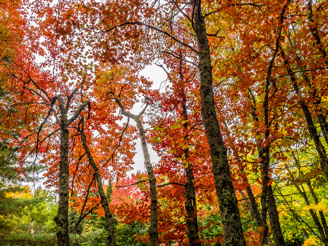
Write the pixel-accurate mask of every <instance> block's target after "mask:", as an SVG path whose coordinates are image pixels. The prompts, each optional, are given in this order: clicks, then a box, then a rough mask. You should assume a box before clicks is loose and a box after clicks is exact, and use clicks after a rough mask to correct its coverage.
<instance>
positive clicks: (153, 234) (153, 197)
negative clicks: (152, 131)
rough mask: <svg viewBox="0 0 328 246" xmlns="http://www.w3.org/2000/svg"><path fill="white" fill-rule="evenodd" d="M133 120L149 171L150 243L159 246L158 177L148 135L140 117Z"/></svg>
mask: <svg viewBox="0 0 328 246" xmlns="http://www.w3.org/2000/svg"><path fill="white" fill-rule="evenodd" d="M133 119H134V120H135V121H136V122H137V126H138V129H139V133H140V138H141V146H142V151H143V155H144V158H145V166H146V169H147V173H148V177H149V186H150V187H149V188H150V202H151V204H150V208H151V219H150V231H149V236H150V241H151V245H152V246H158V245H159V242H158V222H157V217H158V216H157V191H156V177H155V174H154V170H153V166H152V164H151V162H150V156H149V152H148V147H147V141H146V134H145V130H144V127H143V124H142V122H141V120H140V118H139V117H133Z"/></svg>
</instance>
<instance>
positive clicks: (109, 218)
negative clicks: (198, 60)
mask: <svg viewBox="0 0 328 246" xmlns="http://www.w3.org/2000/svg"><path fill="white" fill-rule="evenodd" d="M81 142H82V144H83V148H84V149H85V152H86V153H87V156H88V159H89V163H90V165H91V166H92V168H93V170H94V172H95V176H96V180H97V184H98V191H99V194H100V198H101V205H102V207H103V209H104V211H105V220H106V224H105V228H106V230H107V232H108V236H107V245H108V246H115V245H116V240H115V231H114V223H113V215H112V213H111V212H110V209H109V205H108V197H107V196H106V193H105V191H104V188H103V185H102V181H101V174H100V171H99V168H98V166H97V165H96V163H95V161H94V159H93V157H92V155H91V152H90V150H89V148H88V145H87V140H86V137H85V135H84V132H83V122H82V130H81Z"/></svg>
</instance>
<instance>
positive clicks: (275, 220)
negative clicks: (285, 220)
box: [267, 185, 285, 246]
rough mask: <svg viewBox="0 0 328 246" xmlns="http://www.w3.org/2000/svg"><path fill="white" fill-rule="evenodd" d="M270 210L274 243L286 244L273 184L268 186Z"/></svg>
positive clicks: (281, 245) (278, 245)
mask: <svg viewBox="0 0 328 246" xmlns="http://www.w3.org/2000/svg"><path fill="white" fill-rule="evenodd" d="M267 202H268V212H269V219H270V227H271V231H272V235H273V240H274V245H276V246H284V245H285V240H284V236H283V233H282V231H281V226H280V222H279V213H278V210H277V206H276V201H275V199H274V194H273V190H272V186H271V185H269V186H268V201H267Z"/></svg>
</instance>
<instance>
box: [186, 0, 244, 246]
mask: <svg viewBox="0 0 328 246" xmlns="http://www.w3.org/2000/svg"><path fill="white" fill-rule="evenodd" d="M192 4H193V20H194V23H193V27H194V29H195V32H196V35H197V41H198V47H199V65H198V67H199V71H200V84H201V85H200V94H201V111H202V118H203V124H204V127H205V131H206V137H207V141H208V144H209V147H210V153H211V157H212V166H213V174H214V181H215V188H216V192H217V196H218V200H219V207H220V214H221V219H222V226H223V236H224V244H225V245H231V246H237V245H238V246H243V245H246V242H245V239H244V235H243V231H242V224H241V219H240V214H239V208H238V202H237V198H236V193H235V189H234V187H233V185H232V180H231V173H230V169H229V164H228V159H227V149H226V147H225V145H224V142H223V138H222V134H221V129H220V125H219V122H218V119H217V117H216V111H215V102H214V94H213V78H212V64H211V54H210V48H209V44H208V39H207V32H206V26H205V20H204V16H203V15H202V10H201V1H198V0H193V1H192Z"/></svg>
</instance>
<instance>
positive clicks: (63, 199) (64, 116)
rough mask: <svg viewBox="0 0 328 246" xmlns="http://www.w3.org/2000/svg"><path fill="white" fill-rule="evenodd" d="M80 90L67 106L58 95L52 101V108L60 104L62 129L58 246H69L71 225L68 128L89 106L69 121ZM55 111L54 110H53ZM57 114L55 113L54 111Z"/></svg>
mask: <svg viewBox="0 0 328 246" xmlns="http://www.w3.org/2000/svg"><path fill="white" fill-rule="evenodd" d="M77 90H78V89H75V90H74V91H73V92H72V94H71V95H69V96H67V102H66V106H65V104H64V100H63V98H62V97H61V96H60V95H58V96H54V97H53V99H52V101H51V108H52V107H53V106H54V104H55V103H56V101H58V102H59V111H60V119H58V118H57V116H56V119H57V123H58V124H59V127H60V161H59V202H58V211H57V215H56V216H55V218H54V220H55V222H56V224H57V226H58V232H57V242H58V246H69V244H70V243H69V229H68V227H69V223H68V202H69V190H68V186H69V162H68V151H69V130H68V127H69V125H70V124H71V123H73V122H74V121H75V120H76V119H77V118H78V117H79V115H80V113H81V112H82V110H83V109H84V108H85V107H86V106H87V105H88V104H89V101H86V102H84V103H83V104H82V105H80V107H79V108H78V110H77V111H76V112H75V113H74V115H73V116H72V117H71V118H70V119H68V110H69V107H70V102H71V99H72V97H73V96H74V94H75V93H76V92H77ZM53 111H54V110H53ZM54 112H55V111H54Z"/></svg>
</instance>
